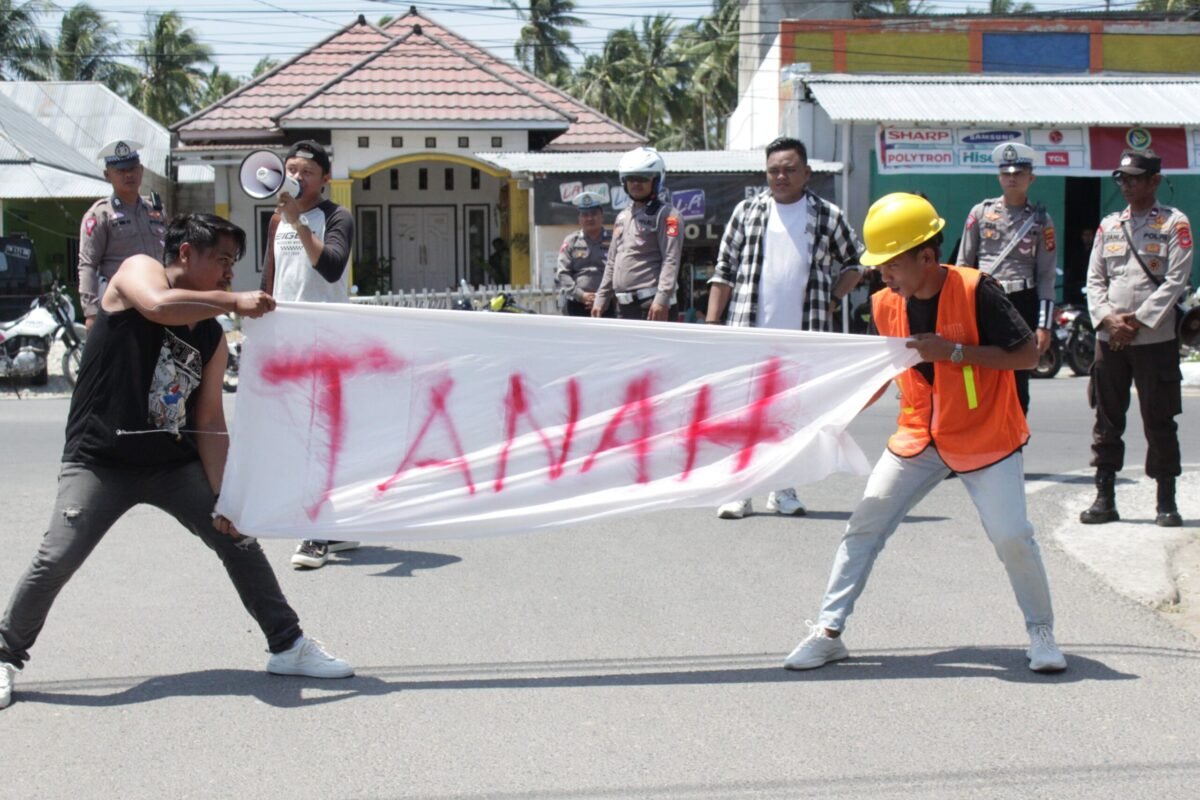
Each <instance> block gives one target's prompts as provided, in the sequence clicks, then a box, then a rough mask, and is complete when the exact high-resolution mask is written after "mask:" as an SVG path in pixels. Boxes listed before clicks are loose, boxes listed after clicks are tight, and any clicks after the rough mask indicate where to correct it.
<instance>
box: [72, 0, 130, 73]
mask: <svg viewBox="0 0 1200 800" xmlns="http://www.w3.org/2000/svg"><path fill="white" fill-rule="evenodd" d="M124 50H125V47H124V44H123V43H122V42H121V40H120V39H118V38H117V35H116V26H114V25H113V24H112V23H111V22H109V21H108V20H106V19H105V18H104V17H103V15H101V13H100V12H99V11H97V10H96V9H94V8H92V7H91V6H89V5H88V4H87V3H79V4H78V5H75V6H72V7H71V8H70V9H68V10H67V12H66V13H65V14H63V17H62V22H61V23H60V24H59V29H58V46H57V47H56V48H55V49H54V75H55V77H56V78H58V79H59V80H61V81H100V82H102V83H104V84H105V85H106V86H108V88H110V89H112V90H113V91H114V92H116V93H117V94H120V95H125V94H128V92H129V91H130V90H131V89H132V88H133V87H134V85H135V84H136V83H137V77H138V75H137V71H136V70H135V69H134V68H133V67H131V66H129V65H128V64H123V63H121V62H120V61H119V59H120V58H121V56H122V55H123V54H124Z"/></svg>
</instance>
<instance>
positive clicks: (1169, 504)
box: [1154, 478, 1183, 528]
mask: <svg viewBox="0 0 1200 800" xmlns="http://www.w3.org/2000/svg"><path fill="white" fill-rule="evenodd" d="M1157 512H1158V515H1157V516H1156V517H1155V518H1154V524H1155V525H1157V526H1158V527H1160V528H1178V527H1179V526H1180V525H1182V524H1183V517H1181V516H1179V507H1178V506H1176V505H1175V479H1174V478H1159V479H1158V508H1157Z"/></svg>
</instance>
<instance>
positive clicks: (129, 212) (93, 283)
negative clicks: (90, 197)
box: [79, 140, 167, 329]
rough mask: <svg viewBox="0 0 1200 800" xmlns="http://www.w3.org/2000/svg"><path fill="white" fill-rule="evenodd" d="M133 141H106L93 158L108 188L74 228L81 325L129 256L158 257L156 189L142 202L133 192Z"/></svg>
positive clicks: (139, 172) (162, 228)
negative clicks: (98, 160)
mask: <svg viewBox="0 0 1200 800" xmlns="http://www.w3.org/2000/svg"><path fill="white" fill-rule="evenodd" d="M141 146H142V145H141V144H139V143H138V142H134V141H130V140H124V141H116V142H110V143H109V144H108V145H106V146H105V147H103V148H102V149H101V150H100V152H99V153H97V154H96V157H97V158H102V159H104V177H105V179H106V180H107V181H108V182H109V183H111V184H112V187H113V192H112V194H111V195H109V196H108V197H105V198H102V199H100V200H97V201H96V202H95V203H94V204H93V205H92V207H91V208H89V209H88V210H87V213H86V214H84V215H83V222H82V223H81V224H80V226H79V303H80V305H81V306H83V316H84V319H85V321H86V322H87V327H88V328H89V329H90V328H91V327H92V321H93V320H94V319H95V318H96V311H97V309H98V308H99V302H100V295H102V294H103V293H104V288H105V287H106V286H107V285H108V281H109V279H110V278H111V277H112V276H113V275H114V274H116V271H117V268H118V267H120V266H121V264H122V262H124V261H125V259H127V258H129V257H130V256H137V255H147V256H151V257H152V258H156V259H159V260H161V259H162V257H163V243H164V240H165V239H166V233H167V218H166V217H167V212H166V210H165V209H164V208H163V203H162V198H160V197H159V196H158V193H157V192H151V193H150V199H149V200H147V199H145V198H143V197H142V196H141V195H139V194H138V190H139V189H140V188H141V186H142V176H143V174H144V172H145V168H144V167H143V166H142V160H141V157H140V156H139V155H138V148H139V147H141Z"/></svg>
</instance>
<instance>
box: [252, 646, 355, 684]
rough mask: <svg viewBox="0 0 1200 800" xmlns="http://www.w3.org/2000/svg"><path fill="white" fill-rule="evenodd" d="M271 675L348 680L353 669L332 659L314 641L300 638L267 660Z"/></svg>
mask: <svg viewBox="0 0 1200 800" xmlns="http://www.w3.org/2000/svg"><path fill="white" fill-rule="evenodd" d="M267 672H270V673H271V674H272V675H303V676H305V677H307V678H349V677H350V676H351V675H353V674H354V667H352V666H350V665H349V664H347V663H346V662H345V661H342V660H341V659H340V658H334V657H333V656H331V655H329V653H326V652H325V648H324V647H322V646H321V643H320V642H318V641H317V640H316V639H310V638H308V637H307V636H301V637H300V638H299V639H297V640H296V643H295V644H293V645H292V646H291V647H289V648H288V649H287V650H284V651H283V652H282V653H275V654H273V655H272V656H271V657H270V658H269V659H268V660H267Z"/></svg>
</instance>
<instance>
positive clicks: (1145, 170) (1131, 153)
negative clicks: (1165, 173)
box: [1113, 150, 1162, 178]
mask: <svg viewBox="0 0 1200 800" xmlns="http://www.w3.org/2000/svg"><path fill="white" fill-rule="evenodd" d="M1161 171H1162V159H1161V158H1159V157H1158V153H1156V152H1154V151H1153V150H1126V151H1125V152H1124V153H1121V164H1120V166H1118V167H1117V168H1116V169H1114V170H1113V177H1114V178H1115V177H1117V176H1118V175H1120V174H1122V173H1124V174H1126V175H1147V174H1149V175H1157V174H1158V173H1159V172H1161Z"/></svg>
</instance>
